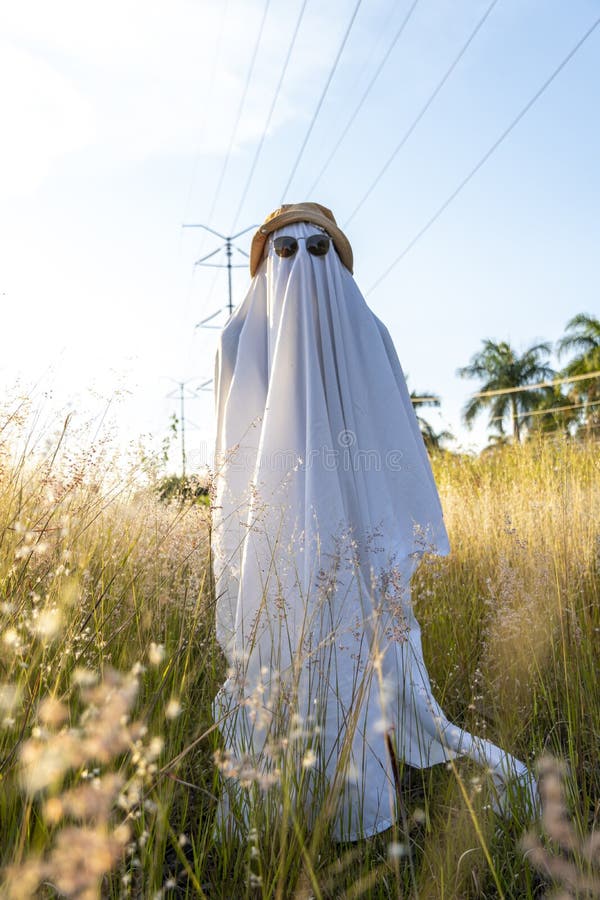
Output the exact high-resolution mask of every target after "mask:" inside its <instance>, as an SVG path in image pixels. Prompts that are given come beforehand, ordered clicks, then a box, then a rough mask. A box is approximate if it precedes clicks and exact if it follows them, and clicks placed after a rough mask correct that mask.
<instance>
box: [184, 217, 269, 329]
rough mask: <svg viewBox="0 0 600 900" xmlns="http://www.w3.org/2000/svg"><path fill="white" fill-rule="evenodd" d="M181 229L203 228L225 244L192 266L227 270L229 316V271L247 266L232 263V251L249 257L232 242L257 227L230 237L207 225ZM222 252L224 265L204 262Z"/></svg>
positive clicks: (230, 309)
mask: <svg viewBox="0 0 600 900" xmlns="http://www.w3.org/2000/svg"><path fill="white" fill-rule="evenodd" d="M182 227H183V228H203V229H204V231H208V232H210V234H214V235H215V236H216V237H218V238H220V239H221V240H222V241H225V243H224V244H221V246H220V247H217V249H216V250H213V251H212V252H211V253H207V254H206V256H203V257H201V259H198V260H197V261H196V262H195V263H194V265H196V266H209V267H211V268H213V269H227V284H228V288H229V302H228V304H227V309H228V311H229V315H231V313H232V312H233V291H232V282H231V270H232V269H243V268H245V267H246V265H247V263H239V264H237V263H234V262H232V257H233V251H234V250H237V252H238V253H241V254H242V256H245V257H246V259H248V256H249V254H248V253H246V251H245V250H242V248H241V247H237V246H236V245H235V244H234V241H236V240H237V239H238V238H239V237H241V236H242V235H243V234H247V232H248V231H252V229H254V228H258V226H257V225H250V226H249V227H248V228H244V230H243V231H238V232H237V234H230V235H226V234H220V233H219V232H218V231H215V230H214V228H209V227H208V225H200V224H197V223H191V224H189V225H186V224H184V225H183V226H182ZM222 250H224V251H225V257H226V262H225V263H211V262H207V261H206V260H208V259H211V258H212V257H213V256H216V255H217V253H220V252H221V251H222ZM219 312H221V310H220V309H219V310H217V312H216V313H214V314H213V315H212V316H209V319H212V318H214V316H216V315H217V313H219ZM207 321H208V319H204V320H203V322H199V323H198V324H199V325H203V323H204V322H207ZM204 327H208V328H215V327H216V326H214V325H209V326H204Z"/></svg>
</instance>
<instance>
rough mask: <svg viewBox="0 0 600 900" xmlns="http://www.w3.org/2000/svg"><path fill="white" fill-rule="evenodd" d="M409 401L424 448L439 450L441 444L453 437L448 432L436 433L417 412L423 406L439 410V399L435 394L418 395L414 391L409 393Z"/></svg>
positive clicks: (429, 392)
mask: <svg viewBox="0 0 600 900" xmlns="http://www.w3.org/2000/svg"><path fill="white" fill-rule="evenodd" d="M410 400H411V403H412V405H413V409H414V411H415V414H416V417H417V422H418V423H419V430H420V431H421V435H422V436H423V440H424V441H425V446H426V447H427V449H428V450H441V449H442V444H443V442H444V441H451V440H452V438H453V437H454V435H453V434H451V432H449V431H439V432H436V430H435V429H434V427H433V425H431V424H430V423H429V422H428V421H427V419H424V418H423V416H420V415H419V410H420V409H421V408H422V407H423V406H434V407H436V408H437V409H439V407H440V405H441V401H440V398H439V397H438V395H437V394H433V393H431V391H428V392H427V393H426V394H418V393H417V392H416V391H411V392H410Z"/></svg>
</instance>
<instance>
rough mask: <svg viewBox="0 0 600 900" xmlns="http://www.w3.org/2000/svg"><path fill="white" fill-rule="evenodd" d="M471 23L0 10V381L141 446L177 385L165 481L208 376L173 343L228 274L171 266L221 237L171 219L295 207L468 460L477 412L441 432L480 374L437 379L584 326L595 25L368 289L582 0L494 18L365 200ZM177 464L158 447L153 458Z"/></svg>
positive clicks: (511, 105) (491, 137)
mask: <svg viewBox="0 0 600 900" xmlns="http://www.w3.org/2000/svg"><path fill="white" fill-rule="evenodd" d="M489 6H490V0H418V2H416V4H415V3H414V0H410V2H408V0H402V2H399V0H363V2H362V3H360V4H359V5H358V9H357V0H329V2H328V3H326V4H323V3H317V2H315V0H288V2H286V3H285V4H282V3H280V2H279V3H276V2H275V0H271V2H269V3H266V0H219V2H216V0H171V2H170V3H168V4H166V3H159V2H156V0H145V2H144V3H142V2H139V0H118V2H117V0H104V2H103V3H102V4H100V3H86V4H82V3H80V2H75V0H56V2H54V3H53V4H51V5H49V4H47V3H45V2H42V0H22V2H20V3H18V4H17V3H12V4H8V3H7V4H3V5H2V6H1V7H0V121H1V122H2V134H3V136H2V140H1V141H0V302H1V303H2V320H1V321H2V332H1V347H2V352H1V354H0V385H1V387H2V389H3V390H4V391H6V392H8V394H11V393H14V392H15V389H16V388H15V386H18V388H19V389H20V390H27V391H29V392H30V393H31V394H32V396H33V397H34V399H35V401H36V402H38V403H40V404H41V405H42V406H43V408H44V410H45V411H46V413H47V414H48V415H49V416H50V417H51V416H52V415H55V414H56V415H58V416H60V415H61V414H63V413H64V411H65V410H70V411H72V412H73V414H74V418H75V419H77V420H79V421H84V420H85V421H92V422H97V423H100V421H101V419H102V416H104V417H105V420H106V421H110V422H111V423H112V425H113V427H114V430H115V434H116V436H117V439H118V440H119V441H120V442H122V443H123V444H124V445H125V444H127V443H128V442H137V440H138V439H139V438H140V437H142V439H143V440H144V441H145V442H147V443H148V445H149V446H150V445H152V446H156V447H158V446H159V445H160V443H161V442H162V440H163V438H164V437H165V435H167V434H168V433H169V421H170V417H171V416H172V414H173V413H175V412H177V411H178V404H177V402H176V400H175V399H174V398H173V397H172V396H169V395H171V394H172V393H173V391H175V392H177V390H178V388H177V383H178V382H181V381H185V382H186V383H187V386H186V394H188V395H189V399H187V400H186V441H187V447H188V464H189V467H190V468H191V469H198V470H199V469H201V468H202V466H203V465H205V464H206V463H210V460H211V455H212V445H213V441H214V412H213V410H214V400H213V395H212V386H211V385H210V384H209V385H208V386H207V387H208V389H205V390H201V391H198V390H197V388H198V387H199V386H200V385H201V384H203V383H205V382H206V381H208V380H209V379H210V378H211V377H212V373H213V369H214V354H215V347H216V342H217V337H218V334H219V329H218V328H212V329H206V328H202V327H196V325H197V323H199V322H200V321H202V320H203V319H205V318H206V317H208V316H212V315H213V313H218V315H216V316H215V317H214V318H213V319H212V320H211V324H213V325H217V326H221V327H222V326H223V325H224V324H225V322H226V320H227V310H226V303H227V281H226V273H225V270H224V269H210V268H204V267H201V266H197V265H195V263H196V261H197V260H198V259H199V258H200V257H202V256H203V255H205V254H207V253H210V252H212V251H213V250H216V249H217V248H218V247H219V246H220V243H221V242H220V240H219V239H217V238H214V237H213V236H211V235H209V234H206V233H203V232H202V231H201V229H193V228H185V229H184V228H182V225H183V224H184V223H187V224H192V223H201V224H205V225H209V226H210V227H211V228H213V229H215V230H216V231H218V232H220V233H222V234H231V233H232V231H241V230H242V229H245V228H248V227H250V226H253V225H257V224H259V223H260V222H262V221H263V219H264V218H265V217H266V215H267V214H268V213H269V212H271V210H273V209H275V208H276V207H278V206H279V205H280V203H281V202H282V201H283V202H300V201H304V200H312V201H317V202H319V203H322V204H324V205H325V206H327V207H329V208H330V209H331V210H332V211H333V213H334V215H335V216H336V219H337V221H338V223H340V225H341V226H342V227H343V229H344V231H345V233H346V234H347V236H348V238H349V240H350V242H351V244H352V247H353V250H354V259H355V272H354V274H355V279H356V281H357V283H358V285H359V287H360V288H361V290H362V291H363V294H364V295H365V297H366V300H367V303H368V304H369V306H370V308H371V309H372V310H373V312H374V313H375V314H376V315H377V316H378V317H379V318H380V319H382V320H383V321H384V322H385V324H386V325H387V327H388V328H389V330H390V333H391V335H392V338H393V340H394V343H395V345H396V349H397V351H398V355H399V357H400V361H401V363H402V366H403V369H404V371H405V373H406V375H407V378H408V382H409V387H410V388H413V389H416V390H418V391H419V392H421V393H422V392H435V393H436V394H438V395H439V396H440V398H441V401H442V405H441V409H440V411H439V412H437V411H435V410H431V411H430V410H428V411H427V413H426V414H427V417H428V418H429V419H430V421H431V422H432V424H433V425H434V427H436V428H437V429H442V428H444V429H447V430H449V431H451V432H452V433H453V434H454V435H455V437H456V441H455V442H454V444H453V446H454V447H456V448H459V447H460V448H463V449H479V448H481V447H482V446H483V445H485V443H486V441H487V438H486V435H487V434H488V429H487V422H486V417H485V416H484V417H482V418H481V419H480V420H479V421H478V422H477V424H476V426H475V427H474V428H473V429H472V430H470V431H469V430H467V429H466V428H465V426H464V424H463V422H462V418H461V411H462V409H463V407H464V405H465V403H466V401H467V399H468V398H469V396H470V394H471V393H472V392H473V391H475V390H476V389H477V383H476V382H471V381H467V380H464V379H461V378H459V377H458V376H457V369H458V367H460V366H464V365H466V364H467V363H468V362H469V360H470V359H471V357H472V356H473V354H474V353H476V352H477V351H478V349H479V348H480V347H481V342H482V340H483V339H485V338H491V339H493V340H507V341H510V342H511V343H512V344H513V345H514V346H515V348H516V349H517V350H518V351H521V350H523V349H525V348H526V347H528V346H529V345H530V344H532V343H533V342H536V341H539V340H549V341H552V342H555V341H556V340H558V338H559V337H560V336H561V335H562V334H563V331H564V328H565V325H566V323H567V321H568V320H569V319H570V318H571V317H572V316H573V315H575V314H576V313H578V312H588V313H592V314H595V315H598V314H599V313H600V290H599V287H600V268H599V267H598V265H597V248H598V246H600V219H599V216H598V209H599V208H600V167H599V166H598V159H600V118H599V116H598V109H599V101H600V27H598V28H597V29H596V30H595V31H594V32H593V33H592V34H591V36H590V37H589V38H588V39H587V40H586V41H585V43H584V44H583V45H582V46H581V47H580V49H579V50H578V51H577V53H576V54H575V55H574V56H573V58H572V59H571V60H570V62H569V63H568V64H567V65H566V66H565V68H564V69H563V70H562V71H561V72H560V74H559V75H558V76H557V78H556V79H555V80H554V81H553V82H552V84H551V85H550V86H549V87H548V89H547V90H546V91H545V92H544V93H543V94H542V96H541V97H540V98H539V99H538V100H537V102H536V103H535V104H534V105H533V107H532V108H531V109H530V110H529V111H528V112H527V113H526V115H525V116H524V117H523V119H522V120H521V121H520V122H519V123H518V124H517V125H516V127H515V128H514V130H512V131H511V133H510V134H509V135H508V136H507V138H506V140H504V141H503V142H502V143H501V145H500V146H499V147H498V148H497V149H496V150H495V151H494V152H493V153H492V155H491V156H490V158H489V159H488V160H487V162H486V163H485V164H484V165H483V166H482V168H481V170H480V171H478V172H477V174H476V175H475V176H474V177H473V178H472V180H471V181H470V182H469V183H468V184H467V185H466V186H465V188H464V189H463V190H461V191H460V193H459V194H458V195H457V196H456V198H455V199H454V200H453V201H452V202H451V203H450V204H449V206H448V208H447V209H446V210H445V211H444V212H443V213H442V215H441V216H440V217H439V219H438V220H437V221H436V222H435V223H434V224H433V225H432V227H431V228H430V229H429V230H428V231H426V232H425V233H424V234H423V235H422V237H420V238H419V240H417V242H416V243H415V244H414V246H413V247H412V249H411V250H410V252H408V253H407V254H406V255H405V256H404V257H403V259H402V260H401V261H400V262H399V263H398V264H396V265H395V266H394V267H393V268H392V269H391V271H389V273H388V274H387V275H386V277H385V278H383V280H379V279H380V276H381V275H382V274H383V273H384V272H386V270H387V269H388V268H389V266H390V265H391V263H392V262H393V261H394V260H395V259H396V258H397V257H398V256H399V255H400V254H401V252H402V251H403V249H404V248H405V247H406V246H407V245H408V244H409V242H411V240H412V239H413V238H414V237H415V235H417V234H418V233H419V231H420V230H421V229H422V227H423V226H424V225H425V224H426V223H427V222H428V220H429V219H430V218H431V216H432V215H433V214H434V213H435V212H436V210H437V209H439V207H440V206H441V205H442V203H443V202H444V201H445V200H446V199H447V198H448V197H449V196H450V195H451V194H452V192H453V191H454V190H455V188H456V187H457V186H458V185H459V184H460V183H461V181H462V180H463V179H464V178H465V176H466V175H467V174H468V173H469V172H470V171H471V170H472V169H473V167H474V166H475V165H476V163H477V162H478V161H479V160H480V159H481V158H482V157H483V156H484V154H485V153H486V152H487V151H488V150H489V148H490V147H491V146H492V145H493V144H494V142H495V141H496V140H497V139H498V137H499V136H500V135H501V134H502V133H503V132H504V130H505V129H506V128H507V127H508V126H509V125H510V123H511V122H512V120H513V119H514V118H515V117H516V116H517V114H518V113H519V112H520V110H521V109H522V108H523V107H524V106H525V105H526V104H527V103H528V101H529V100H530V99H531V98H532V97H533V96H534V95H535V93H536V91H538V89H539V88H540V87H541V86H542V84H543V83H544V82H545V81H546V79H547V78H548V77H549V76H550V75H551V73H552V72H553V71H554V69H555V68H556V67H557V66H558V65H559V63H560V62H561V61H562V60H563V59H564V57H566V55H567V54H568V53H569V51H570V50H571V49H572V48H573V47H574V46H575V44H576V43H577V42H578V41H579V40H580V38H581V37H582V36H583V34H584V33H585V32H586V31H587V30H588V29H589V28H590V26H591V25H592V24H593V22H594V21H595V20H596V19H597V18H598V17H599V16H600V2H598V0H570V2H569V3H564V2H563V0H497V2H496V3H495V4H494V5H493V8H492V9H491V11H490V12H489V14H488V16H487V18H486V19H485V21H484V23H483V25H482V26H481V28H480V29H479V31H478V32H477V34H476V35H475V37H474V38H473V40H472V42H471V43H470V45H469V46H468V48H467V50H466V51H465V53H464V55H463V56H462V58H461V59H460V61H459V62H458V64H457V65H456V67H455V68H454V69H453V71H452V73H451V75H450V76H449V77H448V79H447V81H446V83H445V84H444V86H443V87H442V89H441V90H440V91H439V93H438V94H437V95H436V97H435V99H434V100H433V101H432V102H431V104H430V105H429V107H428V108H427V111H426V112H425V114H424V115H423V116H422V118H421V119H420V121H419V122H418V124H417V125H416V127H415V128H414V129H413V130H412V132H411V134H410V136H409V137H408V139H407V140H406V141H405V142H404V144H403V146H402V147H401V148H400V150H399V151H398V153H397V154H396V156H395V157H394V159H393V161H392V162H391V163H390V165H389V166H388V167H387V169H386V171H385V172H384V174H383V175H382V176H381V178H380V180H379V181H378V182H377V183H376V184H375V186H374V187H373V188H372V190H370V188H371V186H372V185H373V183H374V182H375V179H376V178H377V176H378V174H379V173H380V172H381V170H382V169H383V167H384V165H385V164H386V161H387V160H388V159H389V158H390V155H391V154H392V152H393V151H394V149H395V148H396V147H397V146H398V145H399V144H400V142H401V141H402V138H403V136H404V135H405V134H406V132H407V130H409V128H410V126H411V124H412V123H413V122H414V121H415V119H416V118H417V116H418V114H419V113H420V111H421V110H422V109H423V107H424V106H425V104H426V103H427V101H428V100H429V98H430V97H431V95H432V93H433V91H434V90H435V88H436V86H437V85H438V84H439V82H440V80H441V79H442V76H443V75H444V73H445V72H446V71H447V69H448V67H449V66H450V64H451V63H452V61H453V60H454V59H455V57H456V56H457V54H458V53H459V51H460V49H461V48H462V47H463V45H464V44H465V42H466V41H467V38H468V36H469V35H470V34H471V33H472V32H473V30H474V29H475V27H476V25H477V23H478V22H479V21H480V20H481V18H482V17H483V16H484V13H485V12H486V10H487V9H488V7H489ZM412 7H414V8H412ZM411 8H412V12H411V14H410V17H409V18H408V21H407V22H406V25H405V27H404V30H403V31H402V34H401V36H400V37H399V39H398V40H397V42H396V43H395V45H394V46H393V48H392V49H391V51H390V53H389V56H388V58H387V60H386V62H385V64H384V65H383V67H382V68H381V72H380V74H379V75H378V77H377V78H376V80H375V81H374V83H373V87H372V89H371V90H370V92H369V94H368V96H367V98H366V100H365V102H364V104H363V106H362V107H361V109H360V110H359V112H358V114H357V115H356V117H355V118H354V120H353V122H352V125H351V127H350V128H349V129H348V131H347V133H346V135H345V137H344V139H343V140H342V142H341V143H340V144H339V147H338V149H337V150H336V152H335V154H334V156H333V158H332V159H331V162H330V164H329V165H328V166H327V168H326V169H325V171H323V169H324V166H325V164H326V163H327V161H328V159H329V157H330V155H331V152H332V151H333V149H334V147H336V144H337V143H338V141H339V138H340V136H341V135H342V133H343V131H344V128H345V126H346V125H347V123H348V121H349V119H350V117H351V115H352V114H353V112H354V110H355V108H356V105H357V103H358V101H359V99H360V98H361V96H362V95H363V94H364V92H365V90H366V89H367V86H368V85H369V84H370V82H371V81H372V79H373V77H374V75H375V74H376V72H377V69H378V67H379V66H380V65H381V63H382V61H383V59H384V55H385V54H386V52H387V51H388V48H389V47H390V44H391V41H392V38H393V36H394V35H395V34H396V33H397V31H398V30H399V28H400V26H401V24H402V22H403V21H404V19H405V18H406V16H407V14H408V13H409V12H410V10H411ZM302 10H303V12H302V17H301V19H300V25H299V26H298V30H297V36H296V40H295V43H294V45H293V48H292V52H291V54H290V56H289V63H288V65H287V68H286V71H285V75H284V77H283V80H282V81H281V87H280V90H279V93H278V94H277V95H276V89H277V85H278V82H279V81H280V78H281V74H282V69H283V66H284V62H285V60H286V56H287V54H288V51H289V48H290V42H291V40H292V37H293V35H294V31H295V28H296V25H297V22H298V19H299V16H300V14H301V11H302ZM354 13H355V15H354V19H353V20H352V16H353V14H354ZM350 23H351V27H350V30H349V32H348V34H347V38H346V42H345V44H344V47H343V50H342V53H341V55H340V56H339V61H338V64H337V66H336V68H335V71H333V75H332V67H333V66H334V61H335V59H336V56H337V54H338V51H339V49H340V46H341V44H342V42H343V40H344V36H345V34H346V32H347V29H348V27H349V25H350ZM328 80H329V86H328V89H327V91H326V93H325V95H324V97H323V91H324V89H325V86H326V84H327V83H328ZM321 97H323V100H322V104H321V106H320V108H319V111H318V115H317V116H316V119H314V124H313V127H312V130H311V131H310V134H309V136H308V140H307V142H306V146H305V149H304V150H303V152H302V154H301V156H300V158H299V159H298V157H299V153H300V150H301V147H302V145H303V142H304V141H305V138H306V136H307V132H308V129H309V126H310V125H311V122H313V118H314V116H315V112H316V110H317V105H318V103H319V101H320V99H321ZM271 108H272V115H271V116H270V121H269V111H270V110H271ZM267 122H268V128H267V129H266V125H267ZM265 129H266V130H265ZM259 148H260V151H259V154H258V157H256V154H257V151H258V150H259ZM296 163H297V165H296ZM290 178H291V182H290ZM288 182H289V186H288ZM368 191H370V193H369V194H368V196H367V199H366V201H365V202H364V203H362V205H361V206H360V208H359V209H358V210H357V211H356V213H355V210H356V208H357V207H358V206H359V204H360V203H361V201H362V198H363V197H364V196H365V194H366V193H367V192H368ZM251 234H252V232H249V233H248V234H246V235H244V236H242V237H241V238H240V240H239V242H238V244H239V247H240V248H241V249H242V250H245V251H247V250H248V248H249V243H250V239H251ZM213 259H214V260H216V261H220V262H223V261H224V259H223V257H222V256H220V255H218V254H217V255H216V256H215V257H213ZM236 260H237V261H238V262H239V263H241V264H243V262H244V257H243V255H242V254H237V256H236ZM376 283H377V284H376ZM374 284H376V287H374V288H373V289H371V288H372V286H373V285H374ZM248 285H249V272H248V271H247V269H245V268H244V267H242V268H238V269H236V270H234V278H233V301H234V305H237V304H238V303H239V302H241V300H242V299H243V297H244V295H245V292H246V290H247V288H248ZM219 310H220V312H218V311H219ZM551 362H552V363H553V364H554V365H556V366H558V365H559V364H560V361H559V360H558V359H557V358H556V357H555V356H553V357H552V358H551ZM107 407H108V412H107ZM178 453H179V447H178V446H177V445H175V444H174V445H173V448H172V467H173V468H176V466H177V464H178Z"/></svg>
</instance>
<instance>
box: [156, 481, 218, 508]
mask: <svg viewBox="0 0 600 900" xmlns="http://www.w3.org/2000/svg"><path fill="white" fill-rule="evenodd" d="M155 491H156V493H157V495H158V498H159V500H162V501H163V502H164V503H167V502H169V501H171V500H178V501H179V502H180V503H186V502H197V503H204V504H207V503H208V502H209V498H208V494H209V489H208V485H207V484H206V481H205V480H204V481H203V480H201V479H200V478H198V476H197V475H166V476H165V477H164V478H161V479H160V480H159V481H158V482H157V484H156V486H155Z"/></svg>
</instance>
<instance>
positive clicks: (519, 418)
mask: <svg viewBox="0 0 600 900" xmlns="http://www.w3.org/2000/svg"><path fill="white" fill-rule="evenodd" d="M549 354H550V344H549V343H547V342H542V343H539V344H534V345H533V346H532V347H529V348H528V349H527V350H525V352H524V353H522V354H521V355H520V356H519V354H518V353H517V352H516V351H515V350H514V349H513V348H512V347H511V346H510V344H508V343H507V342H506V341H501V342H500V343H496V342H495V341H491V340H489V339H486V340H484V341H483V349H482V350H480V351H479V353H476V354H475V355H474V356H473V357H472V358H471V362H470V363H469V365H468V366H463V367H462V368H460V369H458V370H457V374H458V375H459V376H460V377H461V378H480V379H481V380H482V382H483V383H482V385H481V387H480V390H479V392H478V393H485V392H488V391H507V389H508V390H509V392H508V393H498V394H492V395H491V396H488V397H480V396H477V394H476V395H475V396H474V397H471V399H470V400H469V401H468V403H467V404H466V406H465V408H464V410H463V418H464V421H465V424H466V425H467V426H471V425H472V424H473V421H474V419H475V418H476V417H477V416H478V415H479V413H480V412H483V410H484V409H489V410H490V426H491V427H492V428H495V429H496V430H497V431H498V432H499V434H500V435H503V434H504V420H505V419H506V418H507V417H510V419H511V421H512V432H513V440H515V441H517V442H520V440H521V427H522V426H523V425H525V426H528V424H529V420H528V418H527V413H529V412H530V411H531V410H533V409H535V407H536V406H537V404H538V402H539V394H538V392H537V391H535V390H526V389H525V388H526V387H527V385H528V384H536V383H537V382H539V381H546V380H548V379H551V378H553V377H554V375H555V372H554V369H552V368H551V367H550V366H549V365H548V364H547V363H546V361H545V357H547V356H548V355H549ZM511 388H523V390H519V391H510V389H511Z"/></svg>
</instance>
